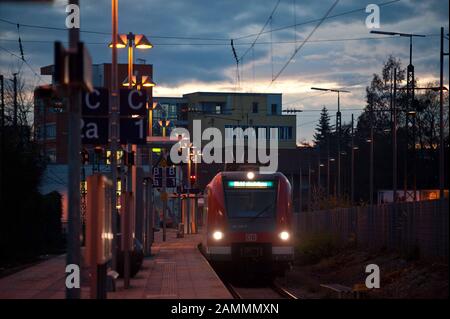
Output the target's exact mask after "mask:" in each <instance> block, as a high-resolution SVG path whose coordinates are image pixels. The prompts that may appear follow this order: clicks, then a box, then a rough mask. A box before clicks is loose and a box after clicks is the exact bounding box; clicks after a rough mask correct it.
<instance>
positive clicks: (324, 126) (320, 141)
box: [314, 106, 331, 147]
mask: <svg viewBox="0 0 450 319" xmlns="http://www.w3.org/2000/svg"><path fill="white" fill-rule="evenodd" d="M330 135H331V125H330V115H329V114H328V110H327V108H326V107H325V106H324V107H323V108H322V111H321V112H320V119H319V124H318V125H317V127H316V133H315V134H314V143H315V144H316V145H317V146H319V147H320V146H323V145H326V143H327V142H328V139H329V137H330Z"/></svg>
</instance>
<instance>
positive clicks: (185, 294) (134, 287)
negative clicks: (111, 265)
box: [0, 229, 232, 299]
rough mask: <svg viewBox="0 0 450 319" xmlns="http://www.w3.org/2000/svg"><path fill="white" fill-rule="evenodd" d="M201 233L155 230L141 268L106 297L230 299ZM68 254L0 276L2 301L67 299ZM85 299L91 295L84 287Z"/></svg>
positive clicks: (117, 285) (117, 284) (82, 292)
mask: <svg viewBox="0 0 450 319" xmlns="http://www.w3.org/2000/svg"><path fill="white" fill-rule="evenodd" d="M199 242H200V235H198V234H193V235H186V236H185V237H184V238H176V231H175V230H173V229H167V241H166V242H163V241H162V230H161V231H159V232H156V233H155V242H154V244H153V246H152V256H149V257H146V258H145V259H144V263H143V265H142V268H141V270H140V271H139V272H138V273H137V275H136V276H135V277H134V278H131V280H130V287H129V288H128V289H124V288H123V280H122V279H120V278H119V279H118V280H117V281H116V291H115V292H108V299H232V296H231V294H230V292H229V291H228V289H227V288H226V287H225V286H224V284H223V283H222V281H221V280H220V279H219V278H218V276H217V274H216V273H215V272H214V271H213V269H212V268H211V266H210V265H209V264H208V262H207V261H206V260H205V258H204V257H203V256H202V254H201V253H200V252H199V250H198V249H197V245H198V243H199ZM64 267H65V256H64V255H61V256H57V257H54V258H52V259H49V260H47V261H44V262H41V263H39V264H37V265H34V266H31V267H29V268H26V269H24V270H22V271H19V272H17V273H14V274H12V275H10V276H7V277H4V278H0V299H63V298H65V284H64V283H65V273H64ZM83 282H84V280H82V290H81V297H82V299H88V298H89V288H88V287H83V285H84V284H83Z"/></svg>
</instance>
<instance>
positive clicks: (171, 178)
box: [153, 167, 177, 188]
mask: <svg viewBox="0 0 450 319" xmlns="http://www.w3.org/2000/svg"><path fill="white" fill-rule="evenodd" d="M163 169H165V170H166V184H167V185H166V187H168V188H175V187H177V169H176V167H165V168H164V167H154V168H153V187H156V188H161V187H163V184H162V180H163Z"/></svg>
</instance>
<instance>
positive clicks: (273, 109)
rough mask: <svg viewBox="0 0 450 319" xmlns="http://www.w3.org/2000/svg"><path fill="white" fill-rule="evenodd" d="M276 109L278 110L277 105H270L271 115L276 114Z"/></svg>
mask: <svg viewBox="0 0 450 319" xmlns="http://www.w3.org/2000/svg"><path fill="white" fill-rule="evenodd" d="M277 109H278V105H277V104H272V109H271V111H272V114H277Z"/></svg>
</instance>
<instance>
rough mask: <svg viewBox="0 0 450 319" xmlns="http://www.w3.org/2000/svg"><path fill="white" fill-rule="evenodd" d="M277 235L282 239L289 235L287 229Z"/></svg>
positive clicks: (287, 238)
mask: <svg viewBox="0 0 450 319" xmlns="http://www.w3.org/2000/svg"><path fill="white" fill-rule="evenodd" d="M279 236H280V238H281V240H284V241H286V240H289V237H291V236H290V235H289V233H288V232H287V231H282V232H281V233H280V235H279Z"/></svg>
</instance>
